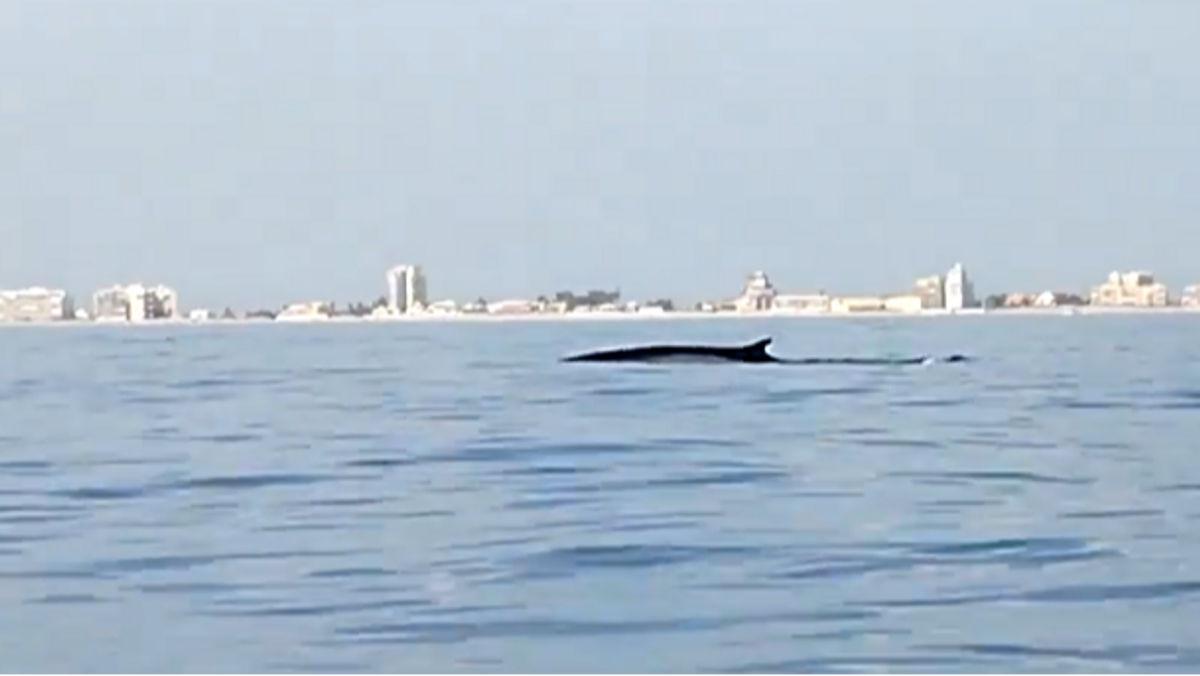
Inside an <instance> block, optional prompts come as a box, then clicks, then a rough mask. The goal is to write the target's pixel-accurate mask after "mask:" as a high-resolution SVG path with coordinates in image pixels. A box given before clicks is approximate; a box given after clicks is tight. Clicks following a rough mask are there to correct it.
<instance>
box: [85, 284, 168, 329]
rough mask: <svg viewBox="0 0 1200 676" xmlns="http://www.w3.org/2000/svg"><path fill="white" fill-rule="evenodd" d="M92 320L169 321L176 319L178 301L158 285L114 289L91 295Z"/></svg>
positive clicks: (102, 290)
mask: <svg viewBox="0 0 1200 676" xmlns="http://www.w3.org/2000/svg"><path fill="white" fill-rule="evenodd" d="M92 316H93V317H94V318H95V319H96V320H97V321H113V320H124V321H130V322H141V321H146V320H152V319H172V318H175V317H178V316H179V299H178V296H177V295H176V293H175V290H174V289H171V288H169V287H166V286H163V285H161V284H159V285H157V286H143V285H141V284H129V285H126V286H122V285H117V286H112V287H109V288H107V289H100V290H99V291H97V292H96V293H94V294H93V295H92Z"/></svg>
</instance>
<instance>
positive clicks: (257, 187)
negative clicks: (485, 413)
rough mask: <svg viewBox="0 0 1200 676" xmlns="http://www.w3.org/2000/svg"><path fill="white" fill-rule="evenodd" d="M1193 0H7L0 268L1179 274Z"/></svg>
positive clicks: (1196, 135) (197, 289)
mask: <svg viewBox="0 0 1200 676" xmlns="http://www.w3.org/2000/svg"><path fill="white" fill-rule="evenodd" d="M1198 35H1200V2H1196V1H1195V0H1147V1H1134V0H1125V1H1105V0H1073V1H1072V0H970V1H965V0H922V1H903V0H778V1H766V0H750V1H737V2H735V1H734V0H709V1H702V0H690V1H674V0H653V1H651V0H640V1H635V0H541V1H533V0H488V1H486V2H484V1H482V0H479V1H469V0H425V1H416V0H412V1H406V0H378V1H368V0H286V1H285V0H140V1H132V0H128V1H127V0H103V1H96V0H74V1H72V0H4V2H0V287H13V286H25V285H32V284H42V285H52V286H61V287H66V288H68V289H69V290H71V291H72V292H73V293H76V294H80V295H83V294H89V293H90V292H91V291H92V290H93V289H94V288H95V287H97V286H100V285H106V284H110V283H113V282H117V281H138V280H141V281H145V282H156V281H162V282H165V283H168V284H170V285H172V286H174V287H176V288H177V289H178V290H179V291H180V295H181V298H182V300H183V302H184V304H185V305H188V306H192V305H195V304H203V305H223V304H227V303H229V304H239V305H245V304H277V303H282V302H285V301H292V300H305V299H309V298H327V299H333V300H338V301H343V300H349V299H358V298H362V299H366V298H370V297H372V296H374V295H377V294H379V293H381V292H382V291H383V288H384V279H383V273H384V269H385V268H386V267H388V266H389V265H391V264H393V263H408V262H415V263H420V264H422V265H424V266H425V268H426V271H427V273H428V275H429V285H430V292H431V295H433V296H434V297H436V298H443V297H458V298H463V299H467V298H474V297H475V296H477V295H480V294H483V295H485V296H487V297H489V298H493V299H498V298H502V297H520V296H534V295H537V294H538V293H540V292H553V291H555V290H557V289H563V288H573V289H576V290H583V289H587V288H591V287H611V286H614V285H618V284H619V285H620V286H621V288H622V290H623V291H624V292H625V294H626V295H627V296H643V297H644V296H660V295H668V296H674V297H677V298H682V299H696V298H699V297H712V296H729V295H733V294H734V293H736V291H737V290H738V287H739V285H740V283H741V281H742V279H743V277H744V275H745V274H746V273H747V272H748V271H750V270H753V269H758V268H761V269H765V270H767V271H768V272H769V273H770V274H771V276H772V278H773V279H774V280H775V282H776V283H777V285H778V286H780V287H781V288H783V289H785V290H795V291H804V290H813V289H816V288H825V289H827V290H830V291H832V292H845V293H858V292H872V291H888V290H898V289H901V288H904V287H906V286H907V285H908V284H909V283H910V281H911V279H912V278H913V277H915V276H917V275H920V274H925V273H931V272H941V271H944V270H945V269H946V268H948V267H949V266H950V265H951V264H952V263H954V262H955V261H956V260H962V261H963V262H964V263H966V264H967V266H968V269H969V270H970V271H971V273H972V274H973V276H974V277H975V278H976V280H977V284H978V286H979V289H980V291H983V292H989V291H996V290H1000V289H1008V288H1015V287H1025V288H1027V289H1029V290H1040V289H1042V288H1045V287H1051V286H1052V287H1060V288H1083V287H1086V286H1087V285H1088V284H1090V283H1093V282H1096V281H1099V280H1100V279H1101V278H1103V276H1104V275H1105V274H1106V273H1107V272H1108V271H1109V270H1110V269H1113V268H1127V267H1128V268H1135V267H1140V268H1150V269H1153V270H1154V271H1156V272H1157V273H1158V274H1159V276H1160V277H1161V278H1163V279H1164V281H1166V282H1168V283H1169V284H1172V285H1173V286H1175V287H1176V288H1177V287H1179V286H1181V285H1183V284H1186V283H1192V282H1196V281H1200V253H1198V252H1200V190H1198V189H1197V188H1196V180H1197V178H1198V177H1200V173H1198V170H1200V40H1197V36H1198Z"/></svg>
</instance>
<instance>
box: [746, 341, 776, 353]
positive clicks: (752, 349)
mask: <svg viewBox="0 0 1200 676" xmlns="http://www.w3.org/2000/svg"><path fill="white" fill-rule="evenodd" d="M770 344H771V339H770V337H767V338H760V339H759V340H756V341H754V342H753V343H750V344H749V345H746V346H745V347H743V348H742V351H743V352H745V353H746V354H761V355H766V354H767V346H768V345H770Z"/></svg>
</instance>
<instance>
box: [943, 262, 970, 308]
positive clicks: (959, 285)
mask: <svg viewBox="0 0 1200 676" xmlns="http://www.w3.org/2000/svg"><path fill="white" fill-rule="evenodd" d="M945 298H946V309H948V310H962V309H963V308H970V307H975V285H974V284H972V283H971V278H970V277H968V276H967V270H966V268H964V267H963V264H962V263H955V264H954V267H952V268H950V271H949V272H947V273H946V293H945Z"/></svg>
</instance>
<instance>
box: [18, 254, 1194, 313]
mask: <svg viewBox="0 0 1200 676" xmlns="http://www.w3.org/2000/svg"><path fill="white" fill-rule="evenodd" d="M383 277H384V288H383V292H382V294H381V295H379V296H370V295H369V296H368V298H372V297H373V298H375V300H373V301H372V300H367V301H365V302H364V301H363V300H350V301H343V302H344V303H345V306H344V307H343V308H342V312H341V313H349V314H351V315H354V316H368V315H369V316H371V317H378V318H385V317H389V316H390V317H400V316H412V315H428V314H458V313H466V314H479V313H482V314H502V315H503V314H528V313H542V314H544V313H550V314H555V313H560V314H561V313H570V312H574V311H575V310H576V309H577V307H578V309H590V310H602V311H622V312H629V311H633V312H643V311H645V310H647V309H654V310H656V311H659V312H662V311H667V312H671V311H681V310H687V309H689V308H690V309H693V310H697V311H703V312H718V313H719V312H737V313H745V312H751V313H754V312H787V313H799V314H806V313H825V314H828V313H833V314H839V313H865V312H866V313H869V312H890V313H900V314H905V313H908V314H911V313H925V312H931V311H935V312H936V311H943V310H947V311H952V312H954V311H966V310H972V309H993V310H996V309H999V310H1003V309H1011V308H1019V307H1058V306H1081V305H1086V306H1099V307H1109V308H1112V307H1141V308H1165V307H1168V306H1180V305H1183V306H1200V283H1197V284H1192V285H1188V286H1186V287H1183V288H1182V289H1180V290H1178V291H1176V292H1174V293H1173V292H1172V291H1171V289H1170V288H1169V287H1168V286H1167V285H1166V284H1164V283H1162V282H1161V281H1160V280H1158V279H1157V278H1156V277H1155V275H1154V273H1153V272H1152V271H1148V270H1125V271H1121V270H1114V271H1111V272H1109V273H1108V275H1107V276H1106V277H1105V278H1104V279H1103V280H1102V281H1100V282H1098V283H1096V284H1093V285H1091V286H1090V287H1089V288H1088V289H1087V290H1084V291H1080V290H1068V289H1054V288H1048V289H1044V290H1030V289H1023V290H1002V291H998V292H993V293H987V292H986V291H985V292H982V293H981V292H980V291H979V290H978V288H977V286H976V281H975V279H974V277H973V276H972V275H971V274H970V273H969V272H968V270H967V267H966V266H965V265H964V264H963V263H962V262H955V263H954V264H953V265H952V266H950V268H949V269H948V270H946V271H945V273H935V274H931V275H929V274H927V275H923V276H919V277H915V278H914V279H913V280H912V282H911V284H910V285H909V286H908V287H907V288H903V287H902V288H897V289H891V290H882V291H876V292H873V293H871V294H845V293H838V292H837V290H834V289H830V288H828V287H824V286H820V287H816V288H809V289H786V288H785V289H781V288H779V287H777V286H776V285H775V284H773V283H772V281H771V280H770V278H769V276H768V274H767V273H766V272H764V271H761V270H758V271H754V272H751V273H749V274H748V275H747V276H746V277H745V279H744V283H743V286H742V288H741V291H740V292H739V293H738V294H736V295H728V294H725V295H721V296H718V297H710V298H707V299H704V300H700V301H696V302H695V303H691V302H678V301H677V300H676V299H671V298H666V297H655V298H645V297H642V298H639V297H632V298H631V297H629V296H624V297H622V294H621V292H620V287H619V285H618V286H617V287H616V291H612V292H609V291H603V290H596V289H592V290H589V291H587V292H586V293H585V295H583V296H577V295H576V294H575V293H574V292H573V291H571V290H558V291H555V292H551V293H553V294H554V296H553V297H551V296H550V294H549V293H541V294H538V295H537V296H536V297H533V296H527V297H522V298H515V297H514V298H494V297H493V298H486V294H483V295H480V296H478V297H474V298H473V299H467V300H464V299H462V298H446V297H442V298H436V297H431V296H430V295H429V292H428V278H427V275H426V272H425V269H424V266H422V265H420V264H416V263H404V264H399V265H393V266H391V267H389V268H388V269H387V270H386V271H385V274H384V276H383ZM337 306H338V301H336V300H332V299H329V298H324V299H312V298H310V299H308V300H297V299H295V298H293V299H291V300H289V301H288V302H286V303H282V304H280V305H279V306H276V307H274V308H270V307H263V306H261V305H258V306H253V305H238V306H237V310H234V306H232V305H226V306H224V307H223V309H220V308H212V307H205V306H200V305H191V306H185V305H184V304H182V303H181V302H180V299H179V294H178V292H177V291H176V290H175V289H174V288H172V287H170V286H167V285H165V284H161V283H160V284H154V285H146V284H142V283H134V284H127V285H113V286H109V287H105V288H102V289H98V290H96V291H95V292H93V293H92V295H91V303H90V305H87V306H86V307H83V306H80V305H78V304H77V303H76V301H75V296H73V295H72V294H70V293H68V292H67V291H65V290H62V289H53V288H46V287H30V288H26V289H0V323H12V322H29V321H56V320H65V319H80V320H91V321H98V322H109V321H121V322H135V323H136V322H143V321H155V320H163V319H180V318H184V317H187V318H189V319H191V320H194V321H204V320H209V319H213V318H216V317H218V316H219V317H221V318H226V319H230V318H237V317H247V316H249V317H261V318H269V319H278V320H281V321H282V320H308V319H312V318H319V317H322V316H331V315H333V314H335V312H336V308H337Z"/></svg>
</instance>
